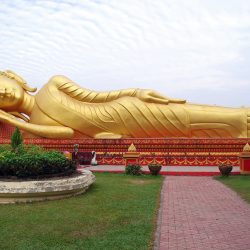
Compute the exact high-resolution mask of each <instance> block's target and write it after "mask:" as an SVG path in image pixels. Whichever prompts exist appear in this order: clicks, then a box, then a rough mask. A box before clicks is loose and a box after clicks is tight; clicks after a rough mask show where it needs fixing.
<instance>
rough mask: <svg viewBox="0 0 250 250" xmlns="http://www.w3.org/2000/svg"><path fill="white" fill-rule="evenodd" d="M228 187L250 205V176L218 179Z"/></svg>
mask: <svg viewBox="0 0 250 250" xmlns="http://www.w3.org/2000/svg"><path fill="white" fill-rule="evenodd" d="M216 179H217V180H219V181H221V182H222V183H224V184H225V185H227V186H228V187H230V188H232V189H233V190H235V191H236V192H237V193H239V194H240V196H241V197H242V198H243V199H244V200H246V201H247V202H249V203H250V176H249V175H233V176H229V177H221V176H220V177H216Z"/></svg>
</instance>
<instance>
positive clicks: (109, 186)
mask: <svg viewBox="0 0 250 250" xmlns="http://www.w3.org/2000/svg"><path fill="white" fill-rule="evenodd" d="M95 175H96V178H97V180H96V182H95V183H94V184H93V185H92V187H91V188H90V189H89V190H88V191H87V193H85V194H83V195H80V196H76V197H72V198H69V199H65V200H58V201H46V202H37V203H30V204H16V205H1V206H0V249H25V250H28V249H39V250H42V249H60V250H61V249H88V250H91V249H100V250H101V249H102V250H105V249H108V250H109V249H119V250H121V249H133V250H135V249H136V250H138V249H150V248H152V243H153V233H154V229H155V224H156V215H157V209H158V205H159V199H160V189H161V185H162V181H163V178H162V177H160V176H157V177H152V176H139V177H135V176H126V175H119V174H110V173H96V174H95Z"/></svg>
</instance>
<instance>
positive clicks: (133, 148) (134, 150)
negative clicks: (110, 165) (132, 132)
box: [128, 143, 136, 152]
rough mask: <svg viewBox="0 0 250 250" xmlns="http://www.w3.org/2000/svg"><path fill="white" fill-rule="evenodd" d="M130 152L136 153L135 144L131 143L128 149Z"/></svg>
mask: <svg viewBox="0 0 250 250" xmlns="http://www.w3.org/2000/svg"><path fill="white" fill-rule="evenodd" d="M128 152H136V147H135V145H134V143H131V145H130V146H129V147H128Z"/></svg>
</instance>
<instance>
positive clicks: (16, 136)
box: [11, 128, 23, 153]
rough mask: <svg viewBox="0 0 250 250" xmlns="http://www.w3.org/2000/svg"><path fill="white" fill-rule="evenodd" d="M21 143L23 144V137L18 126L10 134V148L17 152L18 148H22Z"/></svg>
mask: <svg viewBox="0 0 250 250" xmlns="http://www.w3.org/2000/svg"><path fill="white" fill-rule="evenodd" d="M22 145H23V137H22V135H21V132H20V130H19V128H16V129H15V131H14V133H13V134H12V136H11V147H12V150H13V151H14V152H16V153H17V152H18V151H19V150H21V149H22Z"/></svg>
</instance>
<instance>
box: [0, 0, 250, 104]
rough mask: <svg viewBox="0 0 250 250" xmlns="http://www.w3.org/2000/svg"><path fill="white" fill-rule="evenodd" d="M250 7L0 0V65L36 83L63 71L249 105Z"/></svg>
mask: <svg viewBox="0 0 250 250" xmlns="http://www.w3.org/2000/svg"><path fill="white" fill-rule="evenodd" d="M249 11H250V3H249V1H247V0H245V1H243V0H234V1H233V0H231V1H225V0H221V1H219V2H218V1H215V0H209V1H208V0H207V1H198V0H190V1H184V0H183V1H181V0H167V1H164V0H155V1H139V0H133V1H132V0H126V1H115V0H109V1H90V0H89V1H73V0H72V1H71V0H64V1H56V0H43V1H28V0H14V1H8V0H3V1H1V5H0V37H1V39H0V55H1V61H0V69H6V68H9V69H12V70H14V71H16V72H17V73H19V74H20V75H22V76H23V77H24V78H25V79H26V80H27V81H28V82H29V83H30V84H31V85H32V84H33V85H34V86H38V87H41V86H42V85H43V84H44V83H46V81H48V79H49V78H50V77H51V76H52V75H56V74H64V75H66V76H68V77H70V78H71V79H72V80H74V81H75V82H77V83H79V84H80V85H82V86H83V87H87V88H93V89H96V90H108V89H118V88H129V87H137V88H152V89H156V90H158V91H160V92H162V93H164V94H166V95H169V96H170V95H172V96H174V97H183V98H186V99H188V100H190V101H192V102H201V103H208V104H213V103H217V104H221V105H229V106H231V105H233V106H234V105H236V106H240V105H246V106H250V102H249V97H248V93H249V92H250V72H249V70H248V69H249V64H250V57H249V54H250V52H249V47H250V16H249ZM198 93H199V94H198ZM215 97H216V98H218V99H216V100H215Z"/></svg>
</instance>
